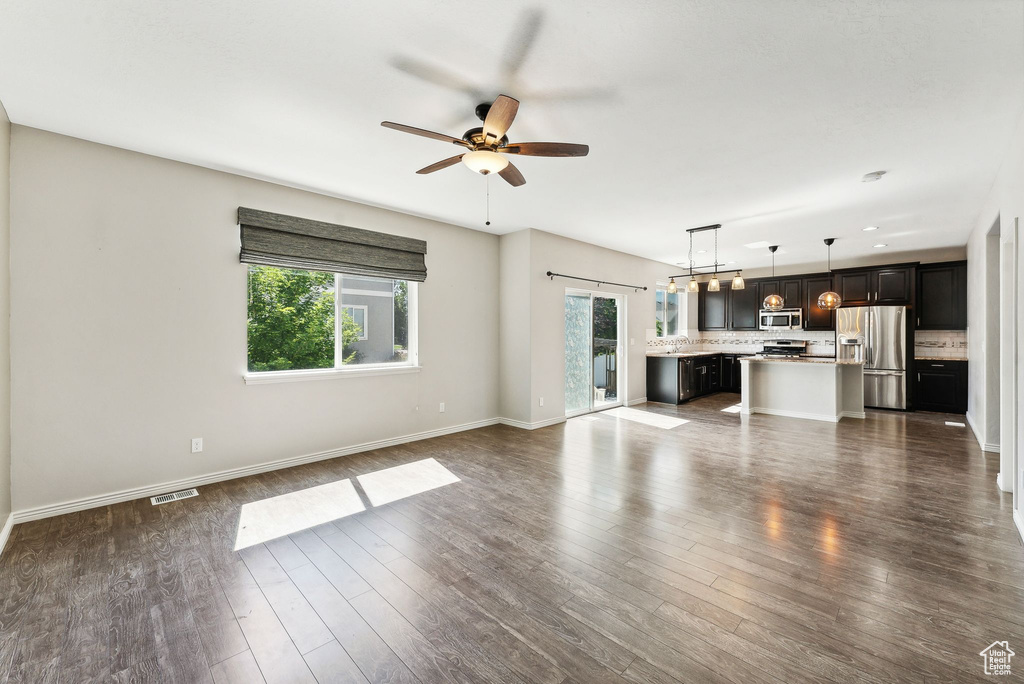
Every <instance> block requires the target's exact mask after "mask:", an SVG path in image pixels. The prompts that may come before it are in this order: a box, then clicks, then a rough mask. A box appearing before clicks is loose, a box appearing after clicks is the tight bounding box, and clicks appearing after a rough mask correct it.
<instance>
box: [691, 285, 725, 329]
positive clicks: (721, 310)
mask: <svg viewBox="0 0 1024 684" xmlns="http://www.w3.org/2000/svg"><path fill="white" fill-rule="evenodd" d="M697 328H698V329H700V330H728V329H729V285H728V284H726V283H722V288H721V289H720V290H719V291H718V292H708V286H707V284H706V283H701V287H700V292H698V293H697Z"/></svg>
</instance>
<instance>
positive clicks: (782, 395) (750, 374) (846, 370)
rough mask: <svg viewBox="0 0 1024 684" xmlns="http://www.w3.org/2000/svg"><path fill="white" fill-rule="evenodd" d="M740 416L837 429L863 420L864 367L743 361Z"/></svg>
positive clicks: (827, 361)
mask: <svg viewBox="0 0 1024 684" xmlns="http://www.w3.org/2000/svg"><path fill="white" fill-rule="evenodd" d="M740 365H741V367H742V375H743V380H742V383H741V386H742V402H741V410H740V412H741V413H743V414H751V413H767V414H770V415H774V416H789V417H791V418H807V419H810V420H825V421H829V422H833V423H837V422H839V421H840V420H842V419H843V418H863V417H864V364H863V363H862V362H860V361H847V360H838V361H837V360H836V359H834V358H831V357H788V358H773V357H763V356H748V357H743V358H741V359H740Z"/></svg>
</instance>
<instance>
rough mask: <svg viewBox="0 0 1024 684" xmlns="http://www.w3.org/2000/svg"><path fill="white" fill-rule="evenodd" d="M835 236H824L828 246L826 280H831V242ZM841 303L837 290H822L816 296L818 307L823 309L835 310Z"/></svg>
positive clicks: (841, 299)
mask: <svg viewBox="0 0 1024 684" xmlns="http://www.w3.org/2000/svg"><path fill="white" fill-rule="evenodd" d="M835 241H836V239H835V238H825V244H826V245H827V246H828V280H829V283H830V284H831V282H832V243H833V242H835ZM842 305H843V298H842V297H840V296H839V293H838V292H835V291H833V290H829V291H828V292H822V293H821V294H820V295H819V296H818V308H819V309H823V310H825V311H835V310H836V309H838V308H839V307H840V306H842Z"/></svg>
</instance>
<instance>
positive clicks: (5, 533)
mask: <svg viewBox="0 0 1024 684" xmlns="http://www.w3.org/2000/svg"><path fill="white" fill-rule="evenodd" d="M13 528H14V513H8V514H7V521H6V522H5V523H4V527H3V529H2V530H0V556H2V555H4V547H5V546H7V540H8V539H9V538H10V536H11V530H12V529H13Z"/></svg>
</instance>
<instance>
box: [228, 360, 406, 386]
mask: <svg viewBox="0 0 1024 684" xmlns="http://www.w3.org/2000/svg"><path fill="white" fill-rule="evenodd" d="M420 368H421V366H410V365H406V364H402V365H393V366H366V367H364V368H323V369H317V370H295V371H266V372H262V373H246V374H245V375H243V376H242V378H243V379H244V380H245V384H246V385H269V384H274V383H278V382H305V381H307V380H337V379H338V378H365V377H369V376H373V375H406V374H408V373H419V372H420Z"/></svg>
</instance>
